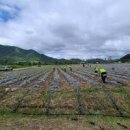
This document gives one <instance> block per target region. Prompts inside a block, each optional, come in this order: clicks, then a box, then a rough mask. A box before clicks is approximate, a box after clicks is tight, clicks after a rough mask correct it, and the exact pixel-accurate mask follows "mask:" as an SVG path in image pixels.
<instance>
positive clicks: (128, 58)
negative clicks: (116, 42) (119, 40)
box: [120, 54, 130, 62]
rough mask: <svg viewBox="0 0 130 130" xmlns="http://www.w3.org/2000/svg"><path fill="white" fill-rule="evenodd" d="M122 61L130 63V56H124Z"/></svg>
mask: <svg viewBox="0 0 130 130" xmlns="http://www.w3.org/2000/svg"><path fill="white" fill-rule="evenodd" d="M120 60H121V61H122V62H130V54H127V55H125V56H123V57H122V58H120Z"/></svg>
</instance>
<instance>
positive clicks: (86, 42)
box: [0, 0, 130, 59]
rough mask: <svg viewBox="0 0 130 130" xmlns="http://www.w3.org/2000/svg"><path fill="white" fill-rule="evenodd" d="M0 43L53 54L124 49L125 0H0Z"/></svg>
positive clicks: (128, 23)
mask: <svg viewBox="0 0 130 130" xmlns="http://www.w3.org/2000/svg"><path fill="white" fill-rule="evenodd" d="M0 44H1V45H10V46H17V47H21V48H23V49H34V50H36V51H38V52H39V53H41V54H45V55H48V56H51V57H54V58H67V59H70V58H81V59H90V58H108V57H109V56H112V58H119V57H121V56H123V55H125V54H128V53H130V0H0Z"/></svg>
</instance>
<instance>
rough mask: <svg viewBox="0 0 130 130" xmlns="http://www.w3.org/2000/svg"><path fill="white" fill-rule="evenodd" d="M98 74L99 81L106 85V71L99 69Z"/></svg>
mask: <svg viewBox="0 0 130 130" xmlns="http://www.w3.org/2000/svg"><path fill="white" fill-rule="evenodd" d="M100 74H101V79H102V81H103V83H106V78H107V71H106V69H104V68H101V69H100Z"/></svg>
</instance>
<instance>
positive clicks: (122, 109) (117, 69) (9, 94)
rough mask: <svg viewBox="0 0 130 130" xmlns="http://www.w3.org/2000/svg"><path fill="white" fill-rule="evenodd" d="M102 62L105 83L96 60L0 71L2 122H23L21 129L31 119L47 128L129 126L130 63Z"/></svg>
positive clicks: (97, 129)
mask: <svg viewBox="0 0 130 130" xmlns="http://www.w3.org/2000/svg"><path fill="white" fill-rule="evenodd" d="M98 66H99V68H100V67H104V68H106V70H107V72H108V77H107V83H106V84H103V83H102V81H101V78H100V75H99V74H96V73H94V67H95V65H85V67H83V66H82V65H67V66H65V65H64V66H41V67H33V68H27V69H26V68H25V69H19V70H14V71H10V72H0V126H1V128H4V127H5V126H6V125H5V124H7V126H6V127H5V128H4V129H8V130H9V128H11V127H12V129H13V128H14V129H15V125H16V124H17V123H18V124H19V123H20V124H21V125H19V127H21V128H19V129H27V126H26V122H28V124H29V125H30V128H29V129H34V128H35V127H36V128H35V129H43V130H44V129H47V128H48V129H50V130H53V129H56V130H57V129H60V130H64V129H71V130H72V128H73V129H74V130H78V129H81V130H86V129H88V130H89V129H90V130H91V129H92V130H109V129H110V130H112V129H113V130H114V129H118V130H123V129H130V65H129V64H103V65H101V64H99V65H98ZM18 120H19V122H18ZM43 120H44V122H43ZM34 121H36V124H35V123H34ZM45 122H48V123H47V125H45ZM8 124H11V125H8ZM38 124H39V125H38ZM76 124H77V125H78V127H75V126H76ZM33 125H35V127H32V126H33ZM60 125H61V126H60ZM9 126H11V127H9ZM23 126H24V127H23ZM38 126H40V127H38ZM56 126H58V127H57V128H56ZM1 128H0V129H1Z"/></svg>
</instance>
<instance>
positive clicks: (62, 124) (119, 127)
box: [0, 113, 130, 130]
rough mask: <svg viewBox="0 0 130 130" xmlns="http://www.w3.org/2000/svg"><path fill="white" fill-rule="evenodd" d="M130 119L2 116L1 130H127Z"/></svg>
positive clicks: (7, 114)
mask: <svg viewBox="0 0 130 130" xmlns="http://www.w3.org/2000/svg"><path fill="white" fill-rule="evenodd" d="M126 129H128V130H129V129H130V119H127V118H117V117H103V116H76V115H74V116H44V115H43V116H41V115H39V116H32V115H30V116H27V115H21V114H13V113H4V114H1V115H0V130H126Z"/></svg>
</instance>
